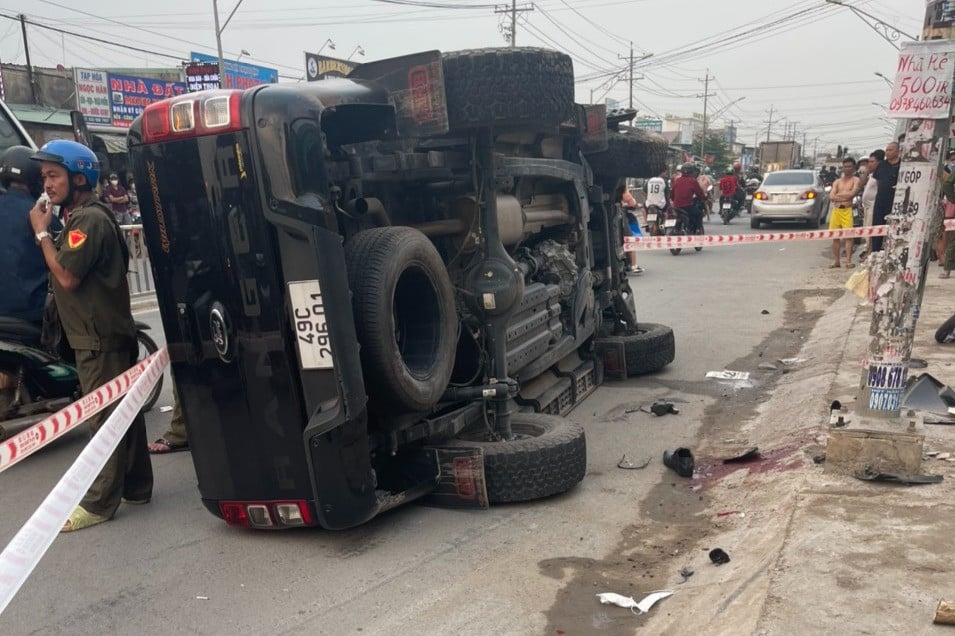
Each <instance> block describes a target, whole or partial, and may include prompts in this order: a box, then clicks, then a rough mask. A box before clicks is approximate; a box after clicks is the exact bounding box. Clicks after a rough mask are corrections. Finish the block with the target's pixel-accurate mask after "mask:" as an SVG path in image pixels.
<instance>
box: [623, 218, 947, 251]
mask: <svg viewBox="0 0 955 636" xmlns="http://www.w3.org/2000/svg"><path fill="white" fill-rule="evenodd" d="M945 229H946V230H955V219H946V220H945ZM887 231H888V226H886V225H871V226H867V227H856V228H852V229H848V230H811V231H808V232H762V233H755V232H754V233H752V234H707V235H693V236H627V237H625V238H624V240H623V249H624V251H627V252H635V251H643V250H669V249H676V248H682V247H718V246H721V245H751V244H755V243H788V242H791V241H826V240H828V241H831V240H833V239H848V238H869V237H872V236H883V235H884V234H885V233H886V232H887Z"/></svg>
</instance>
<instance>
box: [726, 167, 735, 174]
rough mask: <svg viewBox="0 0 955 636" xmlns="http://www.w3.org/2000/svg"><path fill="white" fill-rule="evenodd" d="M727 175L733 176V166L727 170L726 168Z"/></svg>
mask: <svg viewBox="0 0 955 636" xmlns="http://www.w3.org/2000/svg"><path fill="white" fill-rule="evenodd" d="M726 174H728V175H730V176H732V175H733V166H727V168H726Z"/></svg>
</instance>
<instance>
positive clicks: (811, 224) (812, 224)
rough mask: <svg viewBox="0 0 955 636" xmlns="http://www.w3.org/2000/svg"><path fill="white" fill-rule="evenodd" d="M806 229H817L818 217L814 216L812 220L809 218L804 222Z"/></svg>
mask: <svg viewBox="0 0 955 636" xmlns="http://www.w3.org/2000/svg"><path fill="white" fill-rule="evenodd" d="M806 227H808V228H809V229H810V230H815V229H818V228H819V217H818V216H814V217H813V218H811V219H809V220H808V221H806Z"/></svg>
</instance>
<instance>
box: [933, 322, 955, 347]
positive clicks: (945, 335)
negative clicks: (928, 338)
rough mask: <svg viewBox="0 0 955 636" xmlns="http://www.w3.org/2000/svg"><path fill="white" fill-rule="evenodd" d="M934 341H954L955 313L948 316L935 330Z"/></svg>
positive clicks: (946, 342)
mask: <svg viewBox="0 0 955 636" xmlns="http://www.w3.org/2000/svg"><path fill="white" fill-rule="evenodd" d="M935 342H937V343H939V344H951V343H953V342H955V315H952V316H949V318H948V320H946V321H945V322H943V323H942V325H941V326H940V327H939V328H938V329H937V330H936V331H935Z"/></svg>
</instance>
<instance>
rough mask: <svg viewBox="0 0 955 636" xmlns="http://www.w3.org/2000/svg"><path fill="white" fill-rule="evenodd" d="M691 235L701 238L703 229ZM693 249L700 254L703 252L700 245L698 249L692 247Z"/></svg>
mask: <svg viewBox="0 0 955 636" xmlns="http://www.w3.org/2000/svg"><path fill="white" fill-rule="evenodd" d="M701 223H702V221H701ZM693 234H694V236H703V228H702V227H701V228H700V229H699V230H697V231H696V232H694V233H693ZM693 249H694V250H696V251H697V252H702V251H703V246H702V245H700V246H699V247H694V248H693Z"/></svg>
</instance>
